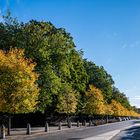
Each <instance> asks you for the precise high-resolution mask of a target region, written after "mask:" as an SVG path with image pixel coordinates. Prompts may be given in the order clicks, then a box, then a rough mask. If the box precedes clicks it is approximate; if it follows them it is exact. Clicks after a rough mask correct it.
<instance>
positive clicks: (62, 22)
mask: <svg viewBox="0 0 140 140" xmlns="http://www.w3.org/2000/svg"><path fill="white" fill-rule="evenodd" d="M7 8H9V9H10V10H11V12H12V15H13V16H14V17H17V18H18V19H19V20H20V21H24V22H27V21H29V20H31V19H37V20H45V21H51V22H52V23H53V24H54V25H55V26H56V27H64V28H66V30H67V32H70V33H71V35H72V36H73V38H74V42H75V44H76V46H77V49H81V48H82V49H83V51H84V57H85V58H88V60H92V61H94V62H95V63H96V64H97V65H102V66H104V68H105V69H106V70H107V71H108V73H110V74H111V75H112V77H113V79H114V80H115V83H116V84H115V86H116V87H118V88H119V89H120V90H121V91H122V92H124V93H125V94H126V95H127V96H128V97H129V100H130V102H131V104H132V105H136V106H137V107H140V63H139V61H140V0H0V12H1V15H2V14H5V13H6V10H7Z"/></svg>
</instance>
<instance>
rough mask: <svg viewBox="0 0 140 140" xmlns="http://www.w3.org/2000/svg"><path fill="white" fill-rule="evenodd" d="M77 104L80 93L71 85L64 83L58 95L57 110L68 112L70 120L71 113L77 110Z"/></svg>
mask: <svg viewBox="0 0 140 140" xmlns="http://www.w3.org/2000/svg"><path fill="white" fill-rule="evenodd" d="M77 104H78V93H77V92H76V91H74V90H73V89H72V87H71V86H70V85H67V84H63V85H62V87H61V90H60V93H59V95H58V103H57V106H56V111H57V112H59V113H65V114H67V117H68V120H69V114H72V113H75V112H76V109H77Z"/></svg>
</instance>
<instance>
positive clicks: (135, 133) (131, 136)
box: [111, 123, 140, 140]
mask: <svg viewBox="0 0 140 140" xmlns="http://www.w3.org/2000/svg"><path fill="white" fill-rule="evenodd" d="M111 140H140V123H136V124H134V125H133V126H131V127H129V128H127V129H123V130H121V131H120V132H119V133H118V134H117V135H115V136H114V137H113V138H112V139H111Z"/></svg>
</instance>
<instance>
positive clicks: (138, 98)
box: [131, 96, 140, 100]
mask: <svg viewBox="0 0 140 140" xmlns="http://www.w3.org/2000/svg"><path fill="white" fill-rule="evenodd" d="M131 99H132V100H140V96H135V97H132V98H131Z"/></svg>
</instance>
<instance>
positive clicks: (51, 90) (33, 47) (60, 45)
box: [0, 17, 87, 112]
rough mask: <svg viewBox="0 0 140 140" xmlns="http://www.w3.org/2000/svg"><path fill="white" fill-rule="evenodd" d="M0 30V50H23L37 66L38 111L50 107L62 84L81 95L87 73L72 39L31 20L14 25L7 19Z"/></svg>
mask: <svg viewBox="0 0 140 140" xmlns="http://www.w3.org/2000/svg"><path fill="white" fill-rule="evenodd" d="M0 28H1V30H2V32H1V34H0V42H1V43H0V48H1V49H3V50H8V49H9V48H8V46H10V47H17V48H22V49H25V56H26V57H27V58H31V59H32V60H33V61H34V62H36V64H37V65H36V67H35V71H36V72H37V73H38V74H39V78H38V81H37V83H38V86H39V88H40V94H39V104H38V105H39V110H41V111H43V112H44V111H46V110H48V108H52V107H53V105H54V102H53V97H54V96H55V95H58V94H59V91H60V87H61V84H62V83H67V84H70V85H71V86H72V88H73V89H74V90H77V91H78V92H84V91H85V88H86V83H87V73H86V71H85V68H84V65H83V64H84V63H83V59H82V53H81V51H77V50H76V49H75V44H74V42H73V38H72V37H71V35H70V34H69V33H67V32H66V30H65V29H63V28H56V27H55V26H54V25H53V24H52V23H50V22H39V21H35V20H31V21H29V22H27V23H25V24H23V23H18V22H16V21H15V20H12V19H11V18H10V17H6V20H5V23H1V24H0ZM51 110H52V109H51Z"/></svg>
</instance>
